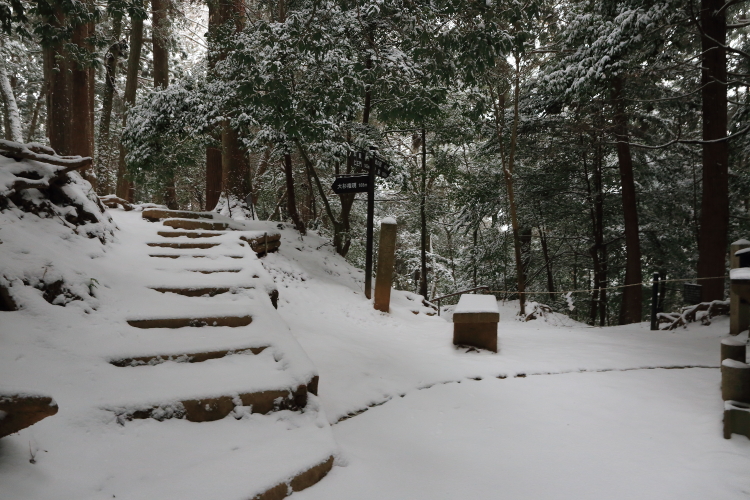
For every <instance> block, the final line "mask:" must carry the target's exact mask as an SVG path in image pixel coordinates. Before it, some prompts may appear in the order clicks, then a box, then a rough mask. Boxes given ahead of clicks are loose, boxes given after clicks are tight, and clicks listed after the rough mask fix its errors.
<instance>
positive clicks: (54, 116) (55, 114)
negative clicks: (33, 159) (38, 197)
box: [42, 6, 71, 155]
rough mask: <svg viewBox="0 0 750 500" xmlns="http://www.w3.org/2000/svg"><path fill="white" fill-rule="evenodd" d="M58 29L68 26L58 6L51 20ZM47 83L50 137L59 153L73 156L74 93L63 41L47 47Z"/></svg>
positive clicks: (51, 143) (45, 77)
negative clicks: (70, 142)
mask: <svg viewBox="0 0 750 500" xmlns="http://www.w3.org/2000/svg"><path fill="white" fill-rule="evenodd" d="M48 22H50V23H51V24H53V25H54V26H55V27H56V28H59V27H61V26H64V25H65V23H66V20H65V15H64V14H63V13H62V9H61V8H60V6H56V7H55V13H54V16H53V17H52V19H50V20H48ZM42 50H43V57H44V82H45V90H46V91H45V95H46V99H47V137H48V138H49V144H50V146H51V147H52V149H54V150H55V151H56V152H57V154H59V155H69V154H70V147H69V144H68V138H69V131H70V128H71V127H70V95H69V93H68V85H67V83H68V79H67V78H66V75H67V73H68V58H67V57H66V56H65V51H64V50H63V43H62V42H58V43H56V44H53V45H47V46H44V47H43V49H42Z"/></svg>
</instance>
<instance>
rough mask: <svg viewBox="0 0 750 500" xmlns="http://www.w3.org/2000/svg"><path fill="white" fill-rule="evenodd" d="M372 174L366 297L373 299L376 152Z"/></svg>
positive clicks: (368, 191) (369, 200)
mask: <svg viewBox="0 0 750 500" xmlns="http://www.w3.org/2000/svg"><path fill="white" fill-rule="evenodd" d="M367 164H368V166H369V168H370V172H369V176H370V184H369V186H368V189H367V244H366V249H365V297H367V298H368V299H371V298H372V246H373V241H372V240H373V232H374V228H373V224H374V222H373V219H374V218H375V151H370V161H369V162H368V163H367Z"/></svg>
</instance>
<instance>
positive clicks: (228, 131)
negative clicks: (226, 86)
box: [206, 0, 249, 199]
mask: <svg viewBox="0 0 750 500" xmlns="http://www.w3.org/2000/svg"><path fill="white" fill-rule="evenodd" d="M208 7H209V16H208V31H209V46H210V47H211V52H210V53H209V77H212V76H213V71H214V69H213V68H214V66H215V65H216V63H217V62H218V61H220V60H222V59H224V58H225V57H226V54H225V53H224V52H223V50H217V49H219V48H220V47H221V45H222V43H221V40H220V38H221V35H220V28H221V27H222V26H225V25H226V24H227V23H230V22H231V23H232V24H234V30H235V31H241V30H242V28H243V27H244V25H245V5H244V2H243V1H242V0H211V1H209V2H208ZM220 133H221V183H222V186H221V188H222V191H223V192H224V194H225V195H226V196H227V197H229V196H230V194H231V195H232V196H236V197H238V198H240V199H242V198H244V197H245V196H247V194H248V193H249V186H248V183H247V182H246V181H247V175H245V174H246V171H247V166H246V161H245V151H244V149H243V148H242V147H241V143H240V140H239V135H238V132H237V131H236V130H234V129H233V128H232V126H231V124H230V121H229V120H224V121H223V122H222V124H221V131H220ZM207 155H208V153H207ZM212 167H213V165H208V164H207V165H206V169H209V168H212ZM207 174H208V175H207V176H210V177H213V176H215V173H213V172H210V173H209V172H207Z"/></svg>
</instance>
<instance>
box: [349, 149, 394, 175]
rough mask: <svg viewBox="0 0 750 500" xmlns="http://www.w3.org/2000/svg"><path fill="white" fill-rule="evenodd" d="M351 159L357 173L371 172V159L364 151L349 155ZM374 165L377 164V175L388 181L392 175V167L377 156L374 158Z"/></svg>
mask: <svg viewBox="0 0 750 500" xmlns="http://www.w3.org/2000/svg"><path fill="white" fill-rule="evenodd" d="M349 157H350V158H351V159H352V167H353V168H352V169H353V170H354V171H355V172H367V171H368V170H369V162H368V160H369V158H367V154H366V153H365V152H364V151H357V152H355V153H349ZM373 163H374V164H375V175H377V176H378V177H382V178H383V179H387V178H388V176H389V175H391V166H390V165H388V163H387V162H386V161H385V160H384V159H382V158H378V157H377V156H376V157H374V158H373Z"/></svg>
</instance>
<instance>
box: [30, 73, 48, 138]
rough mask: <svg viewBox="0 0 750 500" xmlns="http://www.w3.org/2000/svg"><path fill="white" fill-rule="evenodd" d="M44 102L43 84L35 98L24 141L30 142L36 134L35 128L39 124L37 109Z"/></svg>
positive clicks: (39, 109) (40, 107) (39, 108)
mask: <svg viewBox="0 0 750 500" xmlns="http://www.w3.org/2000/svg"><path fill="white" fill-rule="evenodd" d="M43 102H44V86H42V88H40V89H39V95H38V96H37V98H36V103H35V104H34V112H33V113H32V115H31V123H29V130H28V132H27V133H26V142H32V141H33V140H34V136H35V135H36V129H37V127H38V126H39V111H41V109H42V103H43Z"/></svg>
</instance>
